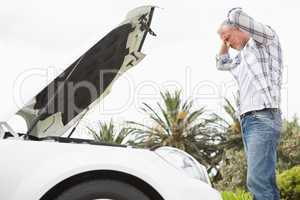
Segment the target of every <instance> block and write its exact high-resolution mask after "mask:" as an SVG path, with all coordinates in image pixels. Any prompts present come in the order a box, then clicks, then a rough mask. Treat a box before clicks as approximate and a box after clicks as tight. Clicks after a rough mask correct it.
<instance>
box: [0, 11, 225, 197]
mask: <svg viewBox="0 0 300 200" xmlns="http://www.w3.org/2000/svg"><path fill="white" fill-rule="evenodd" d="M154 9H155V7H153V6H143V7H139V8H136V9H134V10H132V11H131V12H129V14H128V15H127V17H126V19H125V21H124V22H123V23H122V24H121V25H120V26H118V27H117V28H116V29H114V30H113V31H111V32H110V33H109V34H108V35H107V36H105V37H104V38H103V39H102V40H100V41H99V42H98V43H97V44H96V45H95V46H94V47H92V48H91V49H90V50H89V51H87V52H86V53H85V54H84V55H83V56H81V57H80V58H79V59H78V60H77V61H76V62H75V63H73V64H72V65H71V66H70V67H68V68H67V69H66V70H65V72H64V73H62V74H61V75H60V76H59V77H57V78H56V79H55V80H54V81H53V82H51V83H50V84H49V85H48V86H47V87H46V88H45V89H44V90H43V91H41V92H40V93H39V94H38V95H37V96H36V97H34V98H33V99H32V101H30V102H29V103H28V104H27V105H25V106H24V107H23V108H22V109H21V110H19V111H18V112H17V113H16V114H18V115H20V116H22V117H23V118H24V120H25V121H26V123H27V126H28V131H27V132H26V133H16V132H15V131H14V128H13V127H11V126H10V125H9V124H8V123H6V122H1V124H0V125H1V126H0V152H1V159H0V199H1V200H37V199H41V200H50V199H51V200H52V199H55V200H94V199H103V200H200V199H204V200H220V199H221V197H220V194H219V193H218V192H217V191H216V190H215V189H213V188H212V186H211V184H210V181H209V178H208V174H207V172H206V169H205V167H203V166H202V165H201V164H199V163H198V162H197V161H196V160H195V159H194V158H193V157H192V156H190V155H188V154H187V153H185V152H183V151H181V150H178V149H175V148H171V147H159V148H156V149H140V148H133V147H130V146H124V145H114V144H105V143H99V142H95V141H93V140H85V139H75V138H71V137H70V136H71V135H72V133H73V131H74V130H75V129H76V125H77V124H78V122H79V121H80V119H82V117H83V116H84V114H85V113H86V112H87V111H88V110H89V109H91V108H92V107H93V106H94V105H96V103H97V102H98V101H99V100H101V99H102V98H103V97H104V96H105V95H107V93H108V92H109V90H110V87H111V85H112V83H113V82H114V81H115V80H116V79H117V78H118V76H119V75H120V74H122V73H124V72H125V71H126V70H127V69H129V68H130V67H132V66H134V65H136V64H137V63H138V62H139V61H140V60H141V59H142V58H144V56H145V55H144V54H143V53H142V52H141V48H142V46H143V43H144V41H145V38H146V35H147V33H150V34H152V35H155V34H154V32H153V31H152V30H151V29H150V23H151V19H152V16H153V11H154ZM103 69H104V70H110V69H115V70H116V71H117V73H115V74H110V75H108V76H103V77H99V76H98V75H97V73H96V72H97V70H98V71H101V70H103ZM87 71H88V73H86V72H87ZM101 78H102V79H104V80H103V82H104V83H103V84H104V87H102V88H99V87H98V85H97V84H99V82H97V80H99V79H101ZM59 81H61V83H62V84H60V85H59V84H57V83H58V82H59ZM71 81H73V83H80V82H82V81H88V82H89V83H91V86H94V87H95V88H94V89H95V90H96V91H98V92H96V95H87V94H88V93H86V91H85V90H84V89H82V90H79V92H78V93H76V95H74V96H75V97H74V99H70V98H69V97H70V96H68V97H65V96H62V91H68V90H69V89H70V88H68V87H66V85H68V84H67V83H70V82H71ZM54 86H55V87H54ZM51 87H53V88H52V89H53V90H51ZM71 101H73V102H72V104H71V106H70V102H71ZM64 106H67V108H66V107H64ZM72 127H73V129H70V128H72ZM70 130H71V131H70ZM67 131H69V136H68V137H62V136H63V135H65V134H66V133H67Z"/></svg>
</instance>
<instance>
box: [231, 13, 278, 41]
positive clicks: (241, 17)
mask: <svg viewBox="0 0 300 200" xmlns="http://www.w3.org/2000/svg"><path fill="white" fill-rule="evenodd" d="M228 20H229V21H230V22H231V23H233V24H234V25H236V26H237V27H239V28H240V29H241V30H243V31H245V32H247V33H249V34H250V36H251V37H252V38H253V39H254V40H255V41H256V42H258V43H261V44H265V45H267V44H270V42H272V40H273V39H274V37H275V34H274V32H273V30H272V29H271V28H270V27H269V26H267V25H264V24H262V23H260V22H257V21H255V20H254V19H253V18H252V17H250V16H249V15H247V14H246V13H245V12H244V11H243V10H242V9H241V8H233V9H231V10H230V11H229V12H228Z"/></svg>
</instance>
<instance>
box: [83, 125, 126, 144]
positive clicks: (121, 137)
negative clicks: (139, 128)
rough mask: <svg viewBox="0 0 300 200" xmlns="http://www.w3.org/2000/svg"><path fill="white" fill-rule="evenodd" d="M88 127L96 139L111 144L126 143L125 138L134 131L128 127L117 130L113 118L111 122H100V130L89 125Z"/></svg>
mask: <svg viewBox="0 0 300 200" xmlns="http://www.w3.org/2000/svg"><path fill="white" fill-rule="evenodd" d="M87 129H88V130H89V133H90V134H91V135H92V136H93V138H94V139H95V140H96V141H98V142H105V143H110V144H124V143H125V138H126V137H127V136H129V135H130V133H131V132H132V131H131V130H129V129H126V128H122V129H121V130H120V131H119V132H117V130H116V128H115V125H114V124H113V121H112V120H111V121H110V122H109V123H103V122H99V131H96V130H94V129H92V128H90V127H87Z"/></svg>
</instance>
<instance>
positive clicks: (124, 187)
mask: <svg viewBox="0 0 300 200" xmlns="http://www.w3.org/2000/svg"><path fill="white" fill-rule="evenodd" d="M102 199H103V200H151V199H150V198H149V197H147V196H146V195H145V194H144V193H143V192H141V191H140V190H138V189H137V188H135V187H134V186H132V185H130V184H127V183H124V182H120V181H115V180H91V181H87V182H83V183H80V184H77V185H75V186H73V187H71V188H69V189H67V190H66V191H64V192H63V193H61V194H60V195H59V196H58V197H57V198H56V200H102Z"/></svg>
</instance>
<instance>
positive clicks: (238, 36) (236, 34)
mask: <svg viewBox="0 0 300 200" xmlns="http://www.w3.org/2000/svg"><path fill="white" fill-rule="evenodd" d="M218 34H219V35H220V38H221V40H223V41H224V42H225V43H226V44H228V45H229V46H230V47H231V48H233V49H236V50H241V49H242V48H243V47H244V46H245V45H246V43H247V42H248V40H249V39H250V37H249V34H248V33H246V32H244V31H241V30H240V29H239V28H238V27H236V26H235V25H234V24H232V23H230V21H228V20H225V21H223V23H222V24H221V25H220V27H219V29H218Z"/></svg>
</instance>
